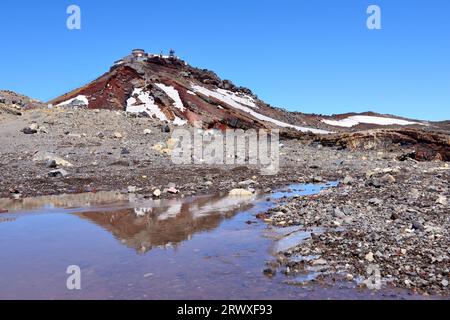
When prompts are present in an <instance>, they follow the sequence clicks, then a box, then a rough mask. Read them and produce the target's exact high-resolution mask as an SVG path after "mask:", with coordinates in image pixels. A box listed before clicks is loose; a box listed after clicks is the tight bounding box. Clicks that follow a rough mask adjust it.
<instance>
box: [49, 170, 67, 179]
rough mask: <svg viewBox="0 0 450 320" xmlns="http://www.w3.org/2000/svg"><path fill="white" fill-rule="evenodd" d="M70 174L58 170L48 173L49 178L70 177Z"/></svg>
mask: <svg viewBox="0 0 450 320" xmlns="http://www.w3.org/2000/svg"><path fill="white" fill-rule="evenodd" d="M68 174H69V173H68V172H67V171H66V170H64V169H58V170H52V171H50V172H49V173H48V176H49V177H52V178H64V177H66V176H67V175H68Z"/></svg>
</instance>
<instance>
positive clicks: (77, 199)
mask: <svg viewBox="0 0 450 320" xmlns="http://www.w3.org/2000/svg"><path fill="white" fill-rule="evenodd" d="M128 199H129V196H128V195H125V194H121V193H119V192H114V191H111V192H109V191H102V192H96V193H77V194H64V195H60V196H42V197H35V198H24V199H19V200H13V199H4V198H3V199H1V198H0V208H3V209H6V210H9V211H29V210H37V209H42V208H45V209H52V208H65V209H67V208H80V207H91V206H98V205H102V204H111V203H116V204H117V203H118V202H119V201H127V200H128Z"/></svg>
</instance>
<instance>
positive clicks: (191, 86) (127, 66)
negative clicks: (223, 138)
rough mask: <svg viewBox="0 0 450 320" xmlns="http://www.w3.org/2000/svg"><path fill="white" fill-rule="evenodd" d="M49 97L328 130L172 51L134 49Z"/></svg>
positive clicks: (171, 115)
mask: <svg viewBox="0 0 450 320" xmlns="http://www.w3.org/2000/svg"><path fill="white" fill-rule="evenodd" d="M50 103H51V104H53V105H56V106H71V107H85V108H90V109H113V110H126V111H128V112H134V113H138V114H141V115H147V116H150V117H153V118H158V119H160V120H162V121H168V122H171V123H173V124H175V125H183V124H185V123H187V122H189V123H193V122H195V121H202V122H203V123H204V124H205V126H206V127H209V128H217V129H224V128H242V129H249V128H275V127H277V128H284V129H293V130H298V131H302V132H307V131H310V132H313V133H318V134H321V133H323V134H324V133H328V131H327V130H322V129H319V128H313V127H309V126H304V125H303V124H302V122H303V123H305V124H306V122H304V121H301V119H300V118H299V117H298V116H296V115H295V114H293V113H290V112H287V111H285V110H282V109H279V108H274V107H272V106H270V105H269V104H267V103H265V102H264V101H262V100H260V99H258V97H257V96H256V95H255V94H253V92H252V91H251V90H250V89H247V88H244V87H238V86H236V85H234V84H233V83H232V82H231V81H229V80H222V79H220V78H219V77H218V76H217V75H216V74H215V73H214V72H212V71H209V70H206V69H198V68H195V67H192V66H190V65H189V64H188V63H186V62H185V61H183V60H181V59H180V58H178V57H176V56H175V55H174V52H173V51H172V52H171V54H170V55H168V56H164V55H155V54H148V53H146V52H145V51H144V50H141V49H135V50H133V51H132V53H131V54H130V55H129V56H126V57H124V58H122V59H121V60H119V61H116V62H115V63H114V65H113V66H112V67H111V68H110V70H109V72H107V73H105V74H104V75H102V76H101V77H99V78H98V79H96V80H94V81H93V82H91V83H89V84H87V85H86V86H83V87H82V88H79V89H76V90H74V91H72V92H69V93H67V94H65V95H63V96H61V97H58V98H56V99H54V100H53V101H50ZM323 126H324V127H325V126H326V124H324V125H323Z"/></svg>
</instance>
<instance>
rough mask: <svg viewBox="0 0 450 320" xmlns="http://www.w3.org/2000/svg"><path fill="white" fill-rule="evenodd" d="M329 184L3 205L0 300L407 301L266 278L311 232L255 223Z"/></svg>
mask: <svg viewBox="0 0 450 320" xmlns="http://www.w3.org/2000/svg"><path fill="white" fill-rule="evenodd" d="M334 185H335V184H328V185H292V186H290V187H288V188H285V189H283V190H280V191H278V192H275V193H272V194H270V195H255V196H253V197H237V198H236V197H234V198H233V197H229V196H227V195H221V194H218V195H214V196H201V197H191V198H185V199H172V200H146V199H141V198H138V197H136V196H133V195H123V194H120V193H114V192H104V193H96V194H95V193H90V194H81V195H67V196H51V197H40V198H29V199H23V200H16V201H14V200H0V207H2V208H5V209H8V210H9V211H8V213H4V214H1V215H0V261H1V264H0V299H80V298H83V299H328V298H335V299H358V298H359V299H370V298H375V299H392V298H394V299H403V298H414V297H413V296H410V295H409V294H407V293H406V292H398V291H397V292H393V291H391V290H381V291H369V290H366V289H356V288H355V285H354V284H351V283H334V284H333V285H331V284H330V283H328V284H327V283H322V282H317V281H308V280H314V279H315V274H314V273H311V274H306V275H304V276H302V277H297V278H288V277H286V276H285V275H283V274H281V273H277V274H276V275H275V276H273V277H268V276H267V275H265V274H264V272H263V271H264V270H265V269H266V267H267V263H268V262H269V263H270V261H273V260H274V259H275V258H276V255H277V252H279V251H283V250H286V249H288V248H289V247H291V246H295V245H296V244H298V243H299V242H300V241H302V240H303V239H305V238H307V237H309V236H310V231H308V232H306V231H305V230H302V229H300V228H296V227H290V228H284V229H281V228H273V227H269V226H268V225H267V224H266V223H264V222H263V221H262V220H260V219H257V218H256V217H255V216H256V215H257V214H258V213H262V212H265V211H267V210H268V209H269V208H270V207H272V206H274V205H275V204H276V203H277V202H279V201H283V198H284V197H291V196H294V195H311V194H316V193H318V192H320V190H321V189H323V188H327V187H333V186H334ZM314 231H315V232H318V231H317V230H314ZM298 258H301V259H308V257H298ZM70 265H77V266H79V267H80V269H81V290H68V289H67V287H66V281H67V278H68V277H69V275H68V274H66V270H67V267H68V266H70ZM305 281H306V283H305Z"/></svg>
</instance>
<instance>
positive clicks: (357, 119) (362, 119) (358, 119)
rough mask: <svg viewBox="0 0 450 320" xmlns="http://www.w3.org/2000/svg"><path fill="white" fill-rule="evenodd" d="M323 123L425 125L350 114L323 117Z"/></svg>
mask: <svg viewBox="0 0 450 320" xmlns="http://www.w3.org/2000/svg"><path fill="white" fill-rule="evenodd" d="M322 122H323V123H326V124H328V125H330V126H334V127H345V128H351V127H353V126H357V125H358V124H360V123H365V124H376V125H380V126H390V125H400V126H408V125H415V124H417V125H424V124H423V123H420V122H412V121H406V120H401V119H395V118H384V117H374V116H350V117H348V118H345V119H341V120H328V119H322Z"/></svg>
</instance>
